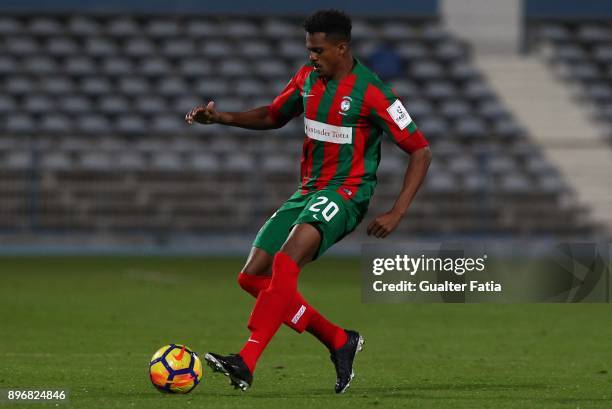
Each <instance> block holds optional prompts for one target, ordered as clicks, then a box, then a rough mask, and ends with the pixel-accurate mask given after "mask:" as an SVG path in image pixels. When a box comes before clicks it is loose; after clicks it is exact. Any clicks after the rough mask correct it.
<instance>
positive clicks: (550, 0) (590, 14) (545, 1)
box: [523, 0, 612, 20]
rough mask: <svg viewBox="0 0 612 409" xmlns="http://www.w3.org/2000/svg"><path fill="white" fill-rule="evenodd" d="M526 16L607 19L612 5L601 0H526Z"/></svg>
mask: <svg viewBox="0 0 612 409" xmlns="http://www.w3.org/2000/svg"><path fill="white" fill-rule="evenodd" d="M524 1H525V3H524V8H523V9H524V15H525V17H526V18H547V19H548V18H558V19H568V18H571V19H599V20H601V19H607V18H612V5H611V3H610V2H609V1H601V0H524Z"/></svg>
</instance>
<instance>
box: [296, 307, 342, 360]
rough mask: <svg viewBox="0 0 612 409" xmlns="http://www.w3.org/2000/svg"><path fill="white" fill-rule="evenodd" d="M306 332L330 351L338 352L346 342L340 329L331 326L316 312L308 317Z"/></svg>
mask: <svg viewBox="0 0 612 409" xmlns="http://www.w3.org/2000/svg"><path fill="white" fill-rule="evenodd" d="M306 331H308V332H310V333H311V334H312V335H314V336H315V337H317V338H318V339H319V341H321V342H322V343H323V344H324V345H325V346H326V347H327V348H328V349H329V350H330V351H336V350H338V348H340V347H341V346H342V345H344V344H346V341H347V340H348V337H347V335H346V332H345V331H344V330H343V329H342V328H340V327H339V326H337V325H334V324H332V323H331V322H329V321H328V320H327V319H326V318H325V317H324V316H322V315H321V314H319V313H318V312H317V313H316V314H313V315H312V317H310V322H309V323H308V327H306Z"/></svg>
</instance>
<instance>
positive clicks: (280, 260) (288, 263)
mask: <svg viewBox="0 0 612 409" xmlns="http://www.w3.org/2000/svg"><path fill="white" fill-rule="evenodd" d="M277 269H281V270H284V271H285V272H287V273H289V274H291V275H297V274H298V273H299V272H300V266H299V265H298V264H297V263H296V262H295V260H293V259H292V258H291V257H290V256H289V255H288V254H287V253H284V252H282V251H279V252H277V253H276V254H275V255H274V261H273V262H272V271H273V272H274V271H276V270H277Z"/></svg>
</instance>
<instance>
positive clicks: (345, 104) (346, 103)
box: [338, 95, 353, 115]
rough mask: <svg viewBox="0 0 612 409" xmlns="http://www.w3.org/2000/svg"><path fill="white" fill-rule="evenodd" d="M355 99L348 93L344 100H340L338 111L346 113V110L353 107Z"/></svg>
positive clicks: (342, 113) (341, 113)
mask: <svg viewBox="0 0 612 409" xmlns="http://www.w3.org/2000/svg"><path fill="white" fill-rule="evenodd" d="M352 100H353V99H352V98H351V97H349V96H348V95H347V96H345V97H342V102H340V111H338V113H339V114H340V115H346V112H347V111H348V110H349V109H351V101H352Z"/></svg>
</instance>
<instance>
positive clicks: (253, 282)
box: [237, 272, 270, 298]
mask: <svg viewBox="0 0 612 409" xmlns="http://www.w3.org/2000/svg"><path fill="white" fill-rule="evenodd" d="M237 281H238V285H239V286H240V287H241V288H242V289H243V290H244V291H246V292H247V293H249V294H251V295H252V296H253V297H255V298H257V296H258V295H259V293H260V292H261V291H262V290H265V289H266V288H268V286H269V285H270V277H265V276H258V275H254V274H247V273H245V272H241V273H240V274H238V280H237Z"/></svg>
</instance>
